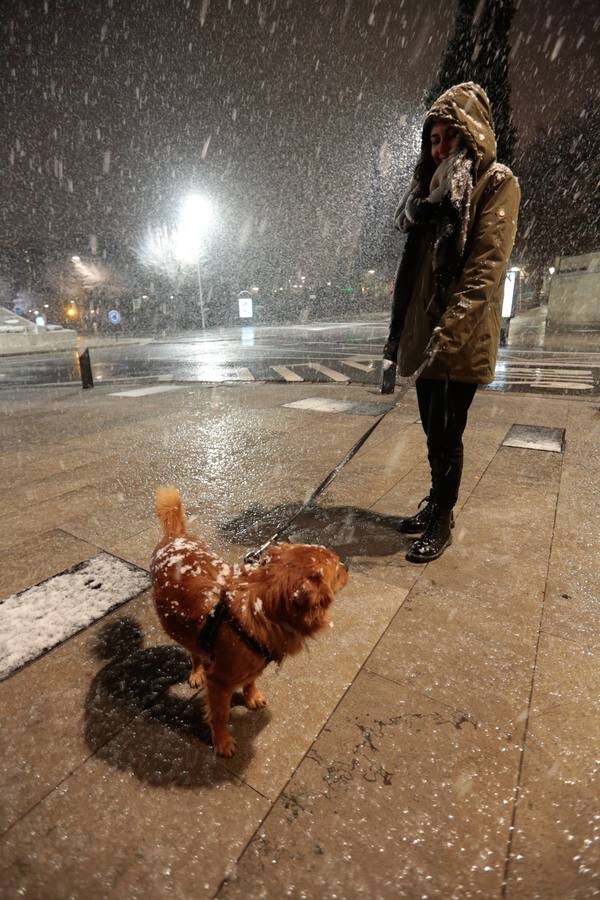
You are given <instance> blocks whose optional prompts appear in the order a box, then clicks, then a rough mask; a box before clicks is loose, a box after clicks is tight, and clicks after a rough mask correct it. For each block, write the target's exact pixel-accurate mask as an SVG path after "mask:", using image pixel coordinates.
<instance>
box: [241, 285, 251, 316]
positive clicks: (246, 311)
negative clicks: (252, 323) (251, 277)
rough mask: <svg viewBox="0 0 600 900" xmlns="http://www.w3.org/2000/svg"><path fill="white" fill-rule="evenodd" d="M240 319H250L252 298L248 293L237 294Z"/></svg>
mask: <svg viewBox="0 0 600 900" xmlns="http://www.w3.org/2000/svg"><path fill="white" fill-rule="evenodd" d="M238 305H239V312H240V319H251V318H252V296H251V294H249V293H248V291H240V293H239V294H238Z"/></svg>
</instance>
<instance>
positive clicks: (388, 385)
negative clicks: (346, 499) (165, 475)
mask: <svg viewBox="0 0 600 900" xmlns="http://www.w3.org/2000/svg"><path fill="white" fill-rule="evenodd" d="M434 356H435V351H434V352H427V351H426V355H425V359H424V360H423V362H422V363H421V365H420V366H419V368H418V369H416V370H415V371H414V372H413V374H412V375H410V376H409V377H408V378H405V379H404V380H403V381H402V384H401V385H400V390H399V392H398V394H397V395H396V401H395V402H394V403H393V404H392V406H390V407H389V408H388V409H386V410H385V412H383V413H382V414H381V415H380V416H378V417H377V418H376V419H375V421H374V422H373V424H372V425H369V427H368V428H367V430H366V431H365V433H364V434H362V435H361V436H360V437H359V439H358V440H357V442H356V443H355V444H353V446H352V447H350V449H349V450H348V452H347V453H346V455H345V456H344V458H343V459H341V460H340V461H339V463H338V464H337V465H336V466H335V467H334V468H333V469H332V470H331V472H330V473H329V475H327V476H326V477H325V478H324V479H323V481H322V482H321V483H320V484H319V485H318V486H317V487H316V488H315V489H314V491H313V492H312V494H311V495H310V497H309V498H308V500H306V501H305V502H304V503H303V504H302V506H301V507H300V509H298V510H297V511H296V512H295V513H294V515H293V516H292V517H291V518H290V519H288V521H287V522H286V523H285V524H284V525H282V526H281V527H280V528H279V529H278V530H277V531H276V532H275V534H273V535H272V536H271V537H270V538H269V540H268V541H266V542H265V543H264V544H263V545H262V546H261V547H259V548H258V550H249V551H248V553H246V555H245V556H244V562H245V563H258V562H260V559H261V557H262V555H263V553H264V552H265V550H267V549H268V548H269V547H270V546H271V544H274V543H275V542H276V541H278V540H279V538H280V537H282V536H283V535H284V534H285V532H286V531H287V530H288V528H289V527H290V525H291V524H292V523H293V522H295V521H296V519H297V518H298V516H299V515H301V513H303V512H304V511H305V510H307V509H308V507H309V506H310V505H311V504H312V503H313V502H314V501H315V500H316V499H317V497H318V496H319V495H320V494H322V493H323V491H324V490H325V489H326V488H328V487H329V485H330V484H331V482H332V481H333V480H334V479H335V478H337V476H338V475H339V473H340V472H341V471H342V469H343V468H344V466H345V465H346V464H347V463H349V462H350V460H351V459H352V457H353V456H354V455H355V454H356V453H358V451H359V450H360V448H361V447H362V445H363V444H364V443H365V441H367V440H368V439H369V438H370V437H371V435H372V434H373V432H374V431H375V429H376V428H377V427H378V426H379V425H381V423H382V422H383V420H384V419H385V417H386V416H387V415H388V413H391V411H392V410H393V409H396V407H397V406H398V404H399V403H400V401H401V400H402V399H403V398H404V396H405V394H406V393H407V391H408V390H409V388H411V387H413V385H414V384H415V382H416V380H417V378H418V377H419V376H420V375H421V373H422V372H423V371H424V369H426V368H427V366H429V365H430V364H431V361H432V359H433V357H434ZM385 362H386V360H384V369H383V379H382V386H381V393H382V394H391V393H393V391H394V387H395V378H396V371H395V366H394V364H393V363H392V364H391V365H390V366H388V367H387V368H386V367H385ZM390 372H391V374H392V375H393V378H394V381H393V382H390V378H389V373H390ZM386 376H388V377H387V378H386Z"/></svg>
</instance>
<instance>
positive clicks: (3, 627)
mask: <svg viewBox="0 0 600 900" xmlns="http://www.w3.org/2000/svg"><path fill="white" fill-rule="evenodd" d="M149 586H150V576H149V575H148V573H147V572H144V571H143V569H138V568H136V567H135V566H134V565H132V564H130V563H126V562H123V560H121V559H117V557H116V556H111V555H110V554H109V553H100V554H99V555H98V556H93V557H92V558H91V559H87V560H85V561H84V562H82V563H79V564H78V565H77V566H73V568H71V569H68V570H67V571H66V572H62V573H61V574H60V575H55V576H54V577H53V578H50V579H48V581H44V582H42V584H38V585H36V586H35V587H32V588H28V589H27V590H25V591H21V592H20V593H18V594H13V595H12V596H10V597H7V598H6V599H5V600H1V601H0V680H2V679H3V678H6V677H7V676H8V675H10V674H11V673H12V672H14V671H15V669H18V668H19V667H20V666H23V665H25V663H27V662H30V661H31V660H33V659H36V657H38V656H40V655H41V654H42V653H45V652H46V651H47V650H51V649H52V648H53V647H55V646H56V645H57V644H60V643H61V642H62V641H64V640H66V639H67V638H69V637H71V636H72V635H73V634H76V633H77V632H78V631H81V629H82V628H86V627H87V626H88V625H91V624H92V622H95V621H96V619H99V618H101V617H102V616H104V615H105V614H106V613H107V612H110V610H112V609H115V608H116V607H117V606H120V605H121V603H125V602H126V601H127V600H131V598H132V597H135V596H136V595H137V594H140V593H141V592H142V591H144V590H146V589H147V588H148V587H149Z"/></svg>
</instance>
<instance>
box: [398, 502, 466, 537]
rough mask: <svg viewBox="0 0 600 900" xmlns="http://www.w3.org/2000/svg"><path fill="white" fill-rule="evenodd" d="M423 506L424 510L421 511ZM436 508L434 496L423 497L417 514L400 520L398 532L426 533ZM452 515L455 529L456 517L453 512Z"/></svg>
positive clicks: (451, 525) (451, 524)
mask: <svg viewBox="0 0 600 900" xmlns="http://www.w3.org/2000/svg"><path fill="white" fill-rule="evenodd" d="M423 504H425V506H423ZM422 506H423V509H421V507H422ZM435 506H436V504H435V502H434V501H433V499H432V494H429V496H427V497H423V499H422V500H421V502H420V503H419V506H418V512H416V513H415V515H414V516H407V517H406V518H403V519H399V520H398V524H397V525H395V528H396V530H397V531H400V532H402V534H421V532H423V531H425V529H426V528H427V526H428V525H429V522H430V519H431V510H432V509H433V508H434V507H435ZM450 515H451V518H450V527H451V528H454V516H453V515H452V511H451V513H450Z"/></svg>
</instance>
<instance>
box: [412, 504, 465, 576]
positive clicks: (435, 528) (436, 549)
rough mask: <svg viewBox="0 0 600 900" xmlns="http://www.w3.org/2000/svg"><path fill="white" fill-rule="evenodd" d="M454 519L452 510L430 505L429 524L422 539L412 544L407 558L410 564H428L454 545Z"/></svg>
mask: <svg viewBox="0 0 600 900" xmlns="http://www.w3.org/2000/svg"><path fill="white" fill-rule="evenodd" d="M453 524H454V519H453V515H452V510H451V509H442V508H441V507H440V506H438V505H437V504H436V503H431V504H430V513H429V522H428V523H427V527H426V528H425V531H424V532H423V534H422V535H421V537H420V538H417V540H416V541H415V542H414V543H413V544H411V546H410V548H409V550H408V553H407V554H406V558H407V560H408V561H409V562H414V563H427V562H431V560H432V559H437V558H438V556H441V555H442V553H443V552H444V550H445V549H446V547H449V546H450V544H451V543H452V530H451V529H452V525H453Z"/></svg>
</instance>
